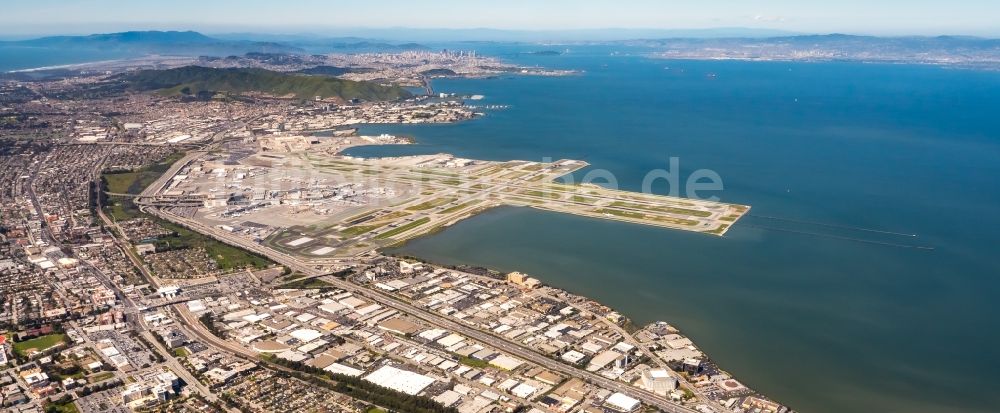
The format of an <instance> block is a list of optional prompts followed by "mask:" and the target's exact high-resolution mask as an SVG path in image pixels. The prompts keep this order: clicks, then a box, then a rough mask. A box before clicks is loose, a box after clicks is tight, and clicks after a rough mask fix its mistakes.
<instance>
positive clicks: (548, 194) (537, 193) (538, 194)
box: [518, 189, 562, 199]
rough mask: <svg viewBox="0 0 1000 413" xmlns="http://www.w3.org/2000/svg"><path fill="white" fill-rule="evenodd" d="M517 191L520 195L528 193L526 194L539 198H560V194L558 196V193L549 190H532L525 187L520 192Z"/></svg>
mask: <svg viewBox="0 0 1000 413" xmlns="http://www.w3.org/2000/svg"><path fill="white" fill-rule="evenodd" d="M518 193H519V194H521V195H528V196H534V197H539V198H548V199H560V198H562V196H560V195H559V194H554V193H551V192H542V191H536V190H533V189H527V190H524V191H521V192H518Z"/></svg>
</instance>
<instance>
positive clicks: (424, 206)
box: [406, 197, 455, 211]
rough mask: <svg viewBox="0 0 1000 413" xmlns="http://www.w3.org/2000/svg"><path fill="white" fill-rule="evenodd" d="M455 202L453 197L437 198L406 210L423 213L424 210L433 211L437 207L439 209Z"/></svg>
mask: <svg viewBox="0 0 1000 413" xmlns="http://www.w3.org/2000/svg"><path fill="white" fill-rule="evenodd" d="M454 201H455V198H452V197H444V198H437V199H432V200H430V201H427V202H422V203H419V204H417V205H413V206H410V207H407V208H406V209H408V210H410V211H423V210H427V209H431V208H436V207H439V206H441V205H445V204H448V203H450V202H454Z"/></svg>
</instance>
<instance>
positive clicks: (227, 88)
mask: <svg viewBox="0 0 1000 413" xmlns="http://www.w3.org/2000/svg"><path fill="white" fill-rule="evenodd" d="M122 79H123V80H125V82H126V83H127V84H128V86H129V88H131V89H133V90H141V91H150V90H160V91H161V93H163V94H166V95H176V94H184V95H200V94H208V93H212V92H227V93H236V94H241V93H247V92H260V93H266V94H269V95H273V96H289V95H290V96H294V97H295V98H298V99H312V98H314V97H316V96H319V97H320V98H339V99H343V100H351V99H363V100H399V99H403V98H408V97H410V96H412V94H411V93H410V92H407V91H406V89H403V88H401V87H399V86H382V85H379V84H376V83H371V82H356V81H352V80H345V79H338V78H335V77H328V76H308V75H301V74H291V73H281V72H274V71H270V70H264V69H251V68H225V69H217V68H210V67H202V66H184V67H178V68H174V69H166V70H140V71H138V72H135V73H131V74H127V75H124V76H122Z"/></svg>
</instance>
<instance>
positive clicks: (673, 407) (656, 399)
mask: <svg viewBox="0 0 1000 413" xmlns="http://www.w3.org/2000/svg"><path fill="white" fill-rule="evenodd" d="M320 279H322V280H323V281H326V282H328V283H330V284H332V285H333V286H335V287H337V288H340V289H343V290H345V291H350V292H351V293H354V294H357V295H360V296H363V297H366V298H369V299H371V300H373V301H375V302H378V303H379V304H384V305H387V306H389V307H393V308H395V309H397V310H400V311H403V312H405V313H407V314H409V315H411V316H414V317H417V318H420V319H422V320H424V321H427V322H429V323H431V324H433V325H436V326H438V327H442V328H445V329H449V330H451V331H454V332H458V333H460V334H462V335H465V336H466V337H469V338H472V339H474V340H478V341H480V342H482V343H484V344H487V345H490V346H493V347H495V348H497V349H498V350H501V351H505V352H507V353H509V354H512V355H514V356H517V357H520V358H522V359H525V360H528V361H530V362H532V363H535V364H538V365H540V366H543V367H545V368H547V369H550V370H554V371H558V372H560V373H563V374H565V375H568V376H570V377H579V378H582V379H584V380H587V381H589V382H590V383H593V384H596V385H599V386H601V387H603V388H606V389H610V390H614V391H618V392H622V393H625V394H629V395H631V396H633V397H636V398H638V399H639V400H642V401H643V402H644V403H646V404H648V405H652V406H656V407H657V408H658V409H660V410H663V411H665V412H669V413H681V412H694V411H695V410H692V409H690V408H687V407H685V406H681V405H678V404H676V403H674V402H672V401H670V400H668V399H666V398H665V397H662V396H659V395H657V394H655V393H653V392H650V391H647V390H643V389H640V388H637V387H634V386H631V385H628V384H626V383H622V382H619V381H616V380H611V379H608V378H606V377H603V376H600V375H597V374H594V373H592V372H589V371H586V370H581V369H578V368H576V367H573V366H570V365H567V364H564V363H562V362H559V361H556V360H553V359H550V358H548V357H546V356H544V355H542V354H539V353H537V352H535V351H534V350H531V349H528V348H524V347H522V346H520V345H518V344H516V343H513V342H510V341H509V340H508V339H506V338H505V337H500V336H496V335H493V334H490V333H487V332H484V331H482V330H479V329H475V328H472V327H469V326H467V325H463V324H460V323H458V322H456V321H454V320H451V319H449V318H446V317H443V316H440V315H438V314H435V313H433V312H430V311H427V310H425V309H423V308H420V307H416V306H413V305H411V304H409V303H407V302H405V301H403V300H400V299H398V298H396V297H393V296H391V295H389V294H386V293H383V292H380V291H376V290H373V289H368V288H364V287H361V286H359V285H357V284H354V283H351V282H349V281H345V280H342V279H339V278H336V277H333V276H324V277H321V278H320Z"/></svg>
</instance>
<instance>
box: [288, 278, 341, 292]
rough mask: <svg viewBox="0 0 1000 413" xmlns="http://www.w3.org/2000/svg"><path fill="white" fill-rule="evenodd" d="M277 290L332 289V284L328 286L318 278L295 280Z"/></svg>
mask: <svg viewBox="0 0 1000 413" xmlns="http://www.w3.org/2000/svg"><path fill="white" fill-rule="evenodd" d="M278 288H284V289H290V290H323V289H327V288H333V284H330V283H328V282H326V281H323V280H321V279H319V278H308V279H301V280H295V281H292V282H290V283H285V284H282V285H281V286H280V287H278Z"/></svg>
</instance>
